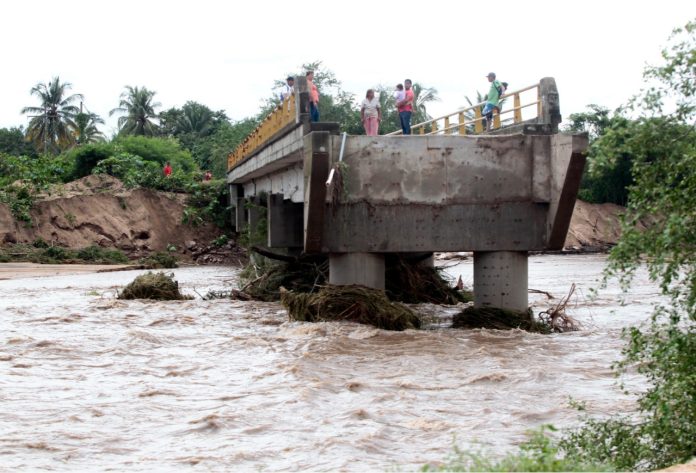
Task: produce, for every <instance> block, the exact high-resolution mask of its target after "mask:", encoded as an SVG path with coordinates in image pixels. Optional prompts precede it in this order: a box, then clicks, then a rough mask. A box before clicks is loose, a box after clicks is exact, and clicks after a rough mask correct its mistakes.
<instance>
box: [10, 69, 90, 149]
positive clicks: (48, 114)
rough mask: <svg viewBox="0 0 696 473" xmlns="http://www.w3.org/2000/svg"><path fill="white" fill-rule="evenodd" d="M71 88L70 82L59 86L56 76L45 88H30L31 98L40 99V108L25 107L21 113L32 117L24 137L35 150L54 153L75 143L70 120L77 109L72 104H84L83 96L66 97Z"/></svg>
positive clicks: (39, 86) (72, 122) (38, 86)
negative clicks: (77, 102) (80, 101)
mask: <svg viewBox="0 0 696 473" xmlns="http://www.w3.org/2000/svg"><path fill="white" fill-rule="evenodd" d="M71 88H72V84H71V83H70V82H63V83H61V82H60V78H59V77H58V76H56V77H54V78H53V80H51V81H49V82H48V84H44V83H41V82H39V83H38V84H36V85H35V86H34V87H32V89H31V94H32V95H36V96H38V97H39V98H40V99H41V106H40V107H24V108H23V109H22V113H30V114H32V115H30V117H31V120H30V121H29V125H28V126H27V133H26V137H27V139H28V140H29V141H31V142H33V143H34V146H35V147H36V149H37V150H41V149H43V151H44V152H48V151H49V150H50V151H51V152H57V151H59V150H61V149H65V148H67V147H69V146H71V145H72V144H73V143H74V142H75V138H74V135H73V134H72V132H71V131H72V129H74V128H75V122H74V121H73V119H74V118H75V116H76V115H77V113H78V111H79V109H78V108H77V107H76V106H75V105H73V103H74V102H76V101H77V100H83V97H82V94H73V95H70V96H67V97H66V92H67V91H68V90H70V89H71Z"/></svg>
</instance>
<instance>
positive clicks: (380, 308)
mask: <svg viewBox="0 0 696 473" xmlns="http://www.w3.org/2000/svg"><path fill="white" fill-rule="evenodd" d="M280 300H281V303H282V304H283V306H284V307H285V308H286V309H287V310H288V316H289V317H290V320H295V321H300V322H327V321H349V322H357V323H361V324H368V325H374V326H375V327H377V328H381V329H384V330H406V329H417V328H420V326H421V321H420V319H419V318H418V316H417V315H416V313H415V312H413V311H412V310H411V309H409V308H408V307H407V306H405V305H403V304H401V303H398V302H391V301H390V300H389V299H387V296H386V294H385V293H384V291H380V290H378V289H372V288H368V287H364V286H357V285H348V286H333V285H328V286H323V287H322V288H321V289H320V290H319V291H317V292H314V293H311V294H307V293H298V292H292V291H287V290H285V289H284V288H281V290H280Z"/></svg>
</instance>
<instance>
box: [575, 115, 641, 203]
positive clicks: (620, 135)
mask: <svg viewBox="0 0 696 473" xmlns="http://www.w3.org/2000/svg"><path fill="white" fill-rule="evenodd" d="M588 109H589V111H588V112H584V113H574V114H571V115H570V117H569V120H570V124H569V125H568V126H567V127H566V131H568V132H573V133H578V132H587V133H588V134H589V137H590V147H589V150H588V156H587V167H586V169H585V173H584V174H583V179H582V182H581V185H580V193H579V196H578V197H579V198H580V199H582V200H584V201H586V202H592V203H604V202H611V203H614V204H618V205H626V203H627V202H628V187H629V186H630V185H631V184H632V183H633V177H632V175H631V166H632V154H631V152H630V150H628V149H626V142H627V141H629V140H630V138H631V134H632V133H631V125H632V123H633V122H631V121H630V120H629V119H627V118H625V117H624V116H623V115H622V114H621V113H620V112H618V111H617V112H614V114H613V115H610V112H609V110H608V109H606V108H604V107H600V106H597V105H589V106H588Z"/></svg>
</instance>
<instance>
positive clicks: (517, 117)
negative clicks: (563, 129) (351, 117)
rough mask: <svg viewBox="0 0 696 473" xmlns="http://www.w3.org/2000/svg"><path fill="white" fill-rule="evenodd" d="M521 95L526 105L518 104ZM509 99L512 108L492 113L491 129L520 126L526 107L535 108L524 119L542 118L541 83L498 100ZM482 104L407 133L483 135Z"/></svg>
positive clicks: (429, 122)
mask: <svg viewBox="0 0 696 473" xmlns="http://www.w3.org/2000/svg"><path fill="white" fill-rule="evenodd" d="M530 91H534V92H536V94H535V95H534V96H533V98H529V95H531V94H529V93H527V94H525V93H526V92H530ZM523 94H524V96H525V100H527V102H525V103H522V95H523ZM509 97H512V98H513V106H512V108H508V107H506V108H504V109H503V110H502V111H501V112H500V113H498V112H497V111H494V112H493V123H492V126H491V130H496V129H499V128H501V127H502V126H503V124H505V125H508V124H518V123H522V122H523V119H522V110H523V109H525V108H529V107H535V111H536V115H535V116H533V117H529V118H528V119H538V118H541V117H542V116H543V111H542V104H543V97H542V87H541V82H539V83H536V84H533V85H530V86H528V87H524V88H522V89H519V90H515V91H513V92H508V93H505V94H503V95H502V96H501V97H500V100H503V99H505V98H509ZM485 104H486V102H481V103H477V104H475V105H472V106H470V107H467V108H463V109H460V110H457V111H456V112H452V113H448V114H446V115H442V116H439V117H437V118H432V119H430V120H427V121H424V122H421V123H418V124H416V125H412V126H411V132H412V133H413V134H420V135H436V134H445V135H452V134H457V135H467V134H479V133H483V132H484V131H488V130H484V125H483V122H484V120H485V117H484V116H483V115H482V114H481V110H482V108H483V106H484V105H485ZM506 114H511V115H510V116H509V118H505V119H501V115H506ZM428 128H429V130H428ZM401 134H402V132H401V130H397V131H394V132H392V133H387V135H401Z"/></svg>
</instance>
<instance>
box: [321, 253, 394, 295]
mask: <svg viewBox="0 0 696 473" xmlns="http://www.w3.org/2000/svg"><path fill="white" fill-rule="evenodd" d="M384 269H385V267H384V255H383V254H381V253H330V254H329V284H336V285H341V286H346V285H350V284H360V285H362V286H367V287H371V288H374V289H381V290H384Z"/></svg>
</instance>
